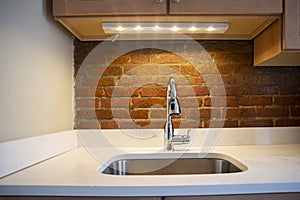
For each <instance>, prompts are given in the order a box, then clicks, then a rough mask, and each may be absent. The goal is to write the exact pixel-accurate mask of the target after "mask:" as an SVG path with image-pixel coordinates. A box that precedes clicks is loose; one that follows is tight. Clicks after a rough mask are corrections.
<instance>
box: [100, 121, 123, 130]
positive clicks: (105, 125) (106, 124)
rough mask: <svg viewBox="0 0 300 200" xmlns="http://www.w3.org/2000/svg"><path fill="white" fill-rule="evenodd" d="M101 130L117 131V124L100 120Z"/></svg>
mask: <svg viewBox="0 0 300 200" xmlns="http://www.w3.org/2000/svg"><path fill="white" fill-rule="evenodd" d="M100 127H101V129H117V128H119V126H118V124H117V123H116V122H115V121H114V120H102V121H100Z"/></svg>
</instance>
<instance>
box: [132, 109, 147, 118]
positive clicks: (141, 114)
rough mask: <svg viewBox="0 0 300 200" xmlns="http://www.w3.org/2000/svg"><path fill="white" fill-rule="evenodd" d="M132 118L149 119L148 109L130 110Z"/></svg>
mask: <svg viewBox="0 0 300 200" xmlns="http://www.w3.org/2000/svg"><path fill="white" fill-rule="evenodd" d="M130 116H131V119H148V116H149V111H148V110H146V109H145V110H140V109H139V110H130Z"/></svg>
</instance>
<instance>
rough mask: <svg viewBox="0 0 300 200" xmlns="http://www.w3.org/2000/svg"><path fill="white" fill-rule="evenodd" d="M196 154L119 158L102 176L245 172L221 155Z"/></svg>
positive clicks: (242, 167)
mask: <svg viewBox="0 0 300 200" xmlns="http://www.w3.org/2000/svg"><path fill="white" fill-rule="evenodd" d="M197 155H198V154H183V155H181V156H180V157H177V158H176V156H175V158H174V157H173V158H170V156H168V155H166V156H160V157H158V158H154V157H153V156H150V157H147V156H146V157H142V156H141V155H139V156H138V157H140V158H134V157H135V156H134V155H132V157H131V158H121V159H117V160H114V161H112V162H110V163H109V164H108V165H107V166H106V167H105V168H104V169H103V170H100V171H101V173H103V174H110V175H189V174H190V175H192V174H224V173H238V172H243V171H245V170H247V167H246V166H245V165H243V164H242V163H240V162H239V161H237V160H235V159H233V158H231V157H229V156H226V155H223V154H208V155H207V156H205V157H204V158H199V156H197Z"/></svg>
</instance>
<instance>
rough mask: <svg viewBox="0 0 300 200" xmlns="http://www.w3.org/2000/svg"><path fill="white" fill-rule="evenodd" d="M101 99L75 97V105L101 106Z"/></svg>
mask: <svg viewBox="0 0 300 200" xmlns="http://www.w3.org/2000/svg"><path fill="white" fill-rule="evenodd" d="M99 105H100V102H99V99H75V107H96V108H97V107H99Z"/></svg>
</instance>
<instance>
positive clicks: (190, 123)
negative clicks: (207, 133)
mask: <svg viewBox="0 0 300 200" xmlns="http://www.w3.org/2000/svg"><path fill="white" fill-rule="evenodd" d="M177 126H178V128H202V125H201V122H200V120H193V119H188V120H181V121H180V124H179V125H177Z"/></svg>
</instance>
